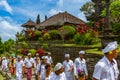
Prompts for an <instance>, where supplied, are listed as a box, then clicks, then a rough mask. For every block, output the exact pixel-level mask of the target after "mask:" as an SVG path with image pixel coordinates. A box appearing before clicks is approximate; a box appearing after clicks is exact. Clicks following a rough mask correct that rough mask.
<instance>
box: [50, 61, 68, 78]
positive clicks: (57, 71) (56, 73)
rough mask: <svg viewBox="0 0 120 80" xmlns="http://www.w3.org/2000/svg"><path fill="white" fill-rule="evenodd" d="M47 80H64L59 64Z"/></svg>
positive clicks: (61, 67) (62, 69) (62, 70)
mask: <svg viewBox="0 0 120 80" xmlns="http://www.w3.org/2000/svg"><path fill="white" fill-rule="evenodd" d="M49 80H66V75H65V73H64V68H63V65H62V64H61V63H57V64H56V65H55V67H54V72H53V73H52V74H51V75H50V79H49Z"/></svg>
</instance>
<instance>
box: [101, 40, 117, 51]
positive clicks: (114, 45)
mask: <svg viewBox="0 0 120 80" xmlns="http://www.w3.org/2000/svg"><path fill="white" fill-rule="evenodd" d="M117 47H118V44H117V41H114V42H110V43H109V44H108V45H107V46H106V47H105V48H104V49H102V52H103V53H107V52H110V51H113V50H115V49H116V48H117Z"/></svg>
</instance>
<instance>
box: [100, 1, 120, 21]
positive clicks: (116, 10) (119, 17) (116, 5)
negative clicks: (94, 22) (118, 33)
mask: <svg viewBox="0 0 120 80" xmlns="http://www.w3.org/2000/svg"><path fill="white" fill-rule="evenodd" d="M101 16H103V17H104V16H106V10H105V9H104V10H103V11H102V14H101ZM110 22H111V23H120V1H119V0H115V1H113V2H112V3H111V4H110Z"/></svg>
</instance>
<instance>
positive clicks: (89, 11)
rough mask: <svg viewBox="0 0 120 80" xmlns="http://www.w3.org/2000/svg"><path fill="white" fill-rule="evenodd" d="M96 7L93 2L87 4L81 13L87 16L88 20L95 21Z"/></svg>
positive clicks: (81, 9)
mask: <svg viewBox="0 0 120 80" xmlns="http://www.w3.org/2000/svg"><path fill="white" fill-rule="evenodd" d="M94 5H95V4H94V3H93V2H87V3H85V4H84V5H83V6H82V7H81V8H80V11H82V12H83V13H84V14H85V16H86V18H87V20H94V16H95V7H94Z"/></svg>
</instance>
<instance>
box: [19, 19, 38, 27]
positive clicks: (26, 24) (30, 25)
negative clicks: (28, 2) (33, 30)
mask: <svg viewBox="0 0 120 80" xmlns="http://www.w3.org/2000/svg"><path fill="white" fill-rule="evenodd" d="M21 26H22V27H35V26H36V23H35V22H34V21H32V20H31V19H29V20H28V21H27V22H26V23H24V24H22V25H21Z"/></svg>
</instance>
